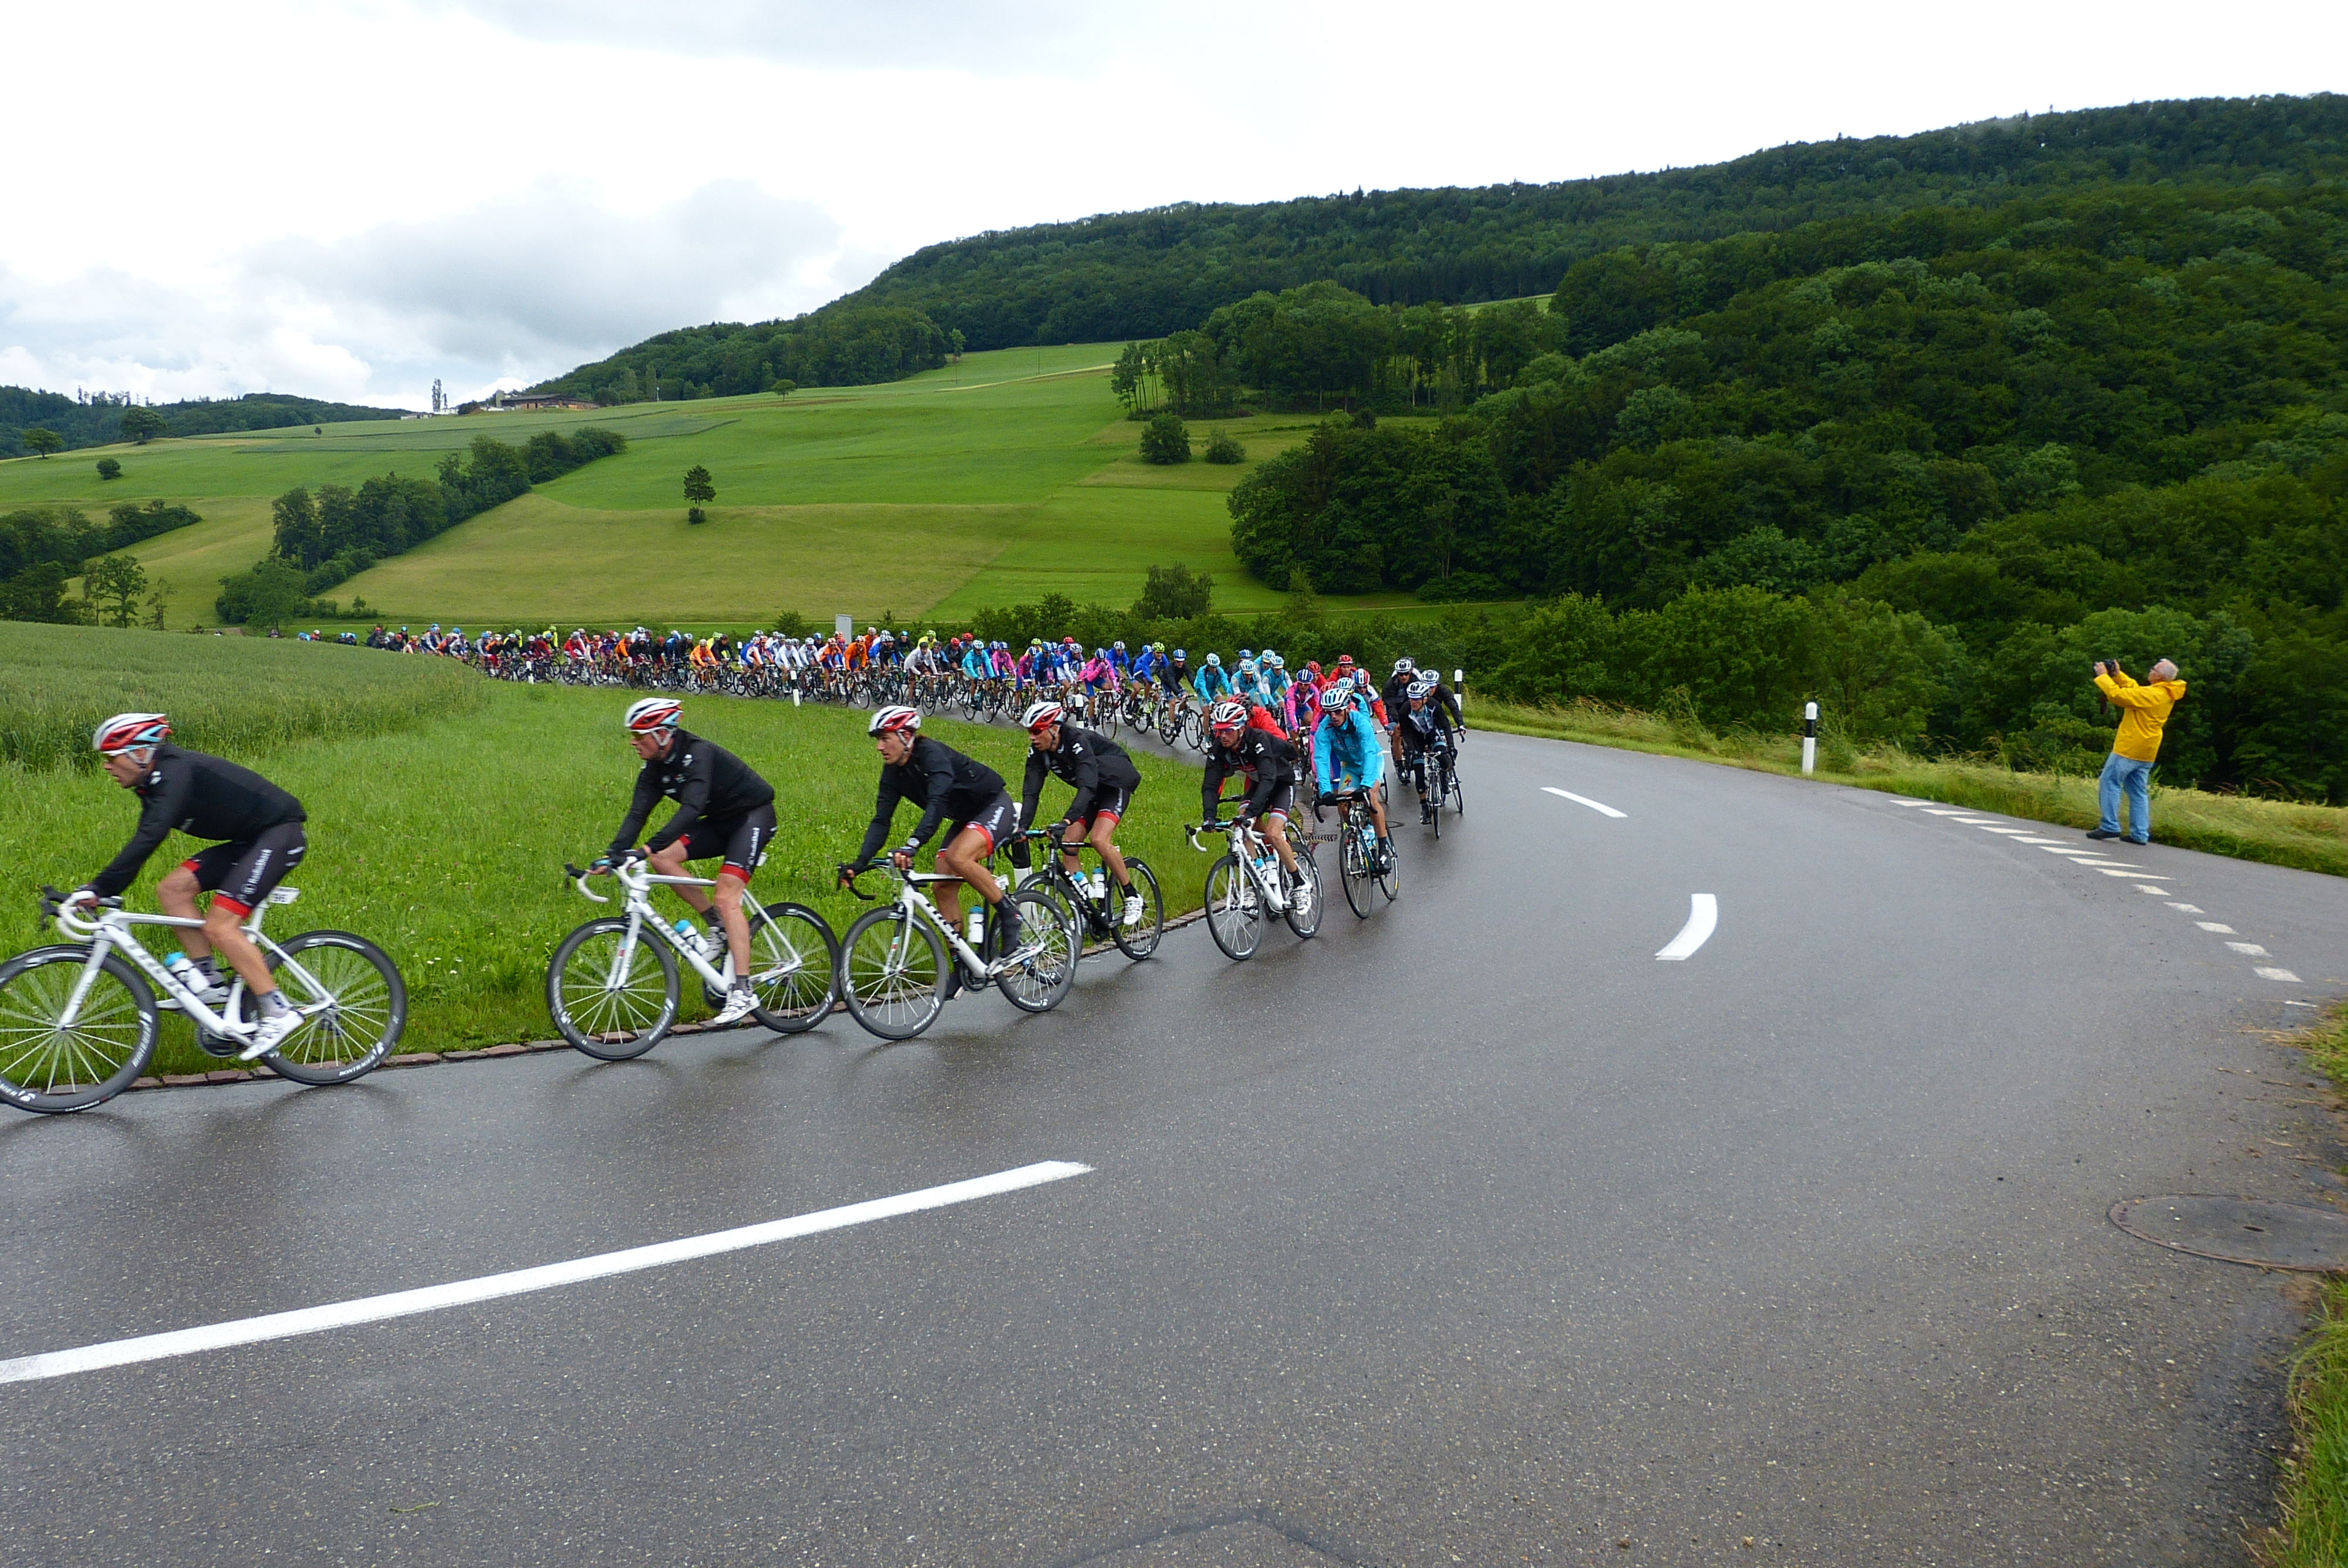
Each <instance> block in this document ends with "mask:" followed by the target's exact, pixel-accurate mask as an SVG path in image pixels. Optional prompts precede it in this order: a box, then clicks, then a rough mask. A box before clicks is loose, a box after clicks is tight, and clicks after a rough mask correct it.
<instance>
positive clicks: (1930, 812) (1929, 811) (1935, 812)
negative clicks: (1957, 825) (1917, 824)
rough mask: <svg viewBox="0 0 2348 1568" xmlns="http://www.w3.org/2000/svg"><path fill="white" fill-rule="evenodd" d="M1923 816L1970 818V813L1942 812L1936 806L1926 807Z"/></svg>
mask: <svg viewBox="0 0 2348 1568" xmlns="http://www.w3.org/2000/svg"><path fill="white" fill-rule="evenodd" d="M1924 815H1927V816H1971V815H1972V813H1971V812H1969V811H1942V810H1941V809H1940V808H1939V807H1937V806H1929V805H1928V806H1926V807H1925V808H1924Z"/></svg>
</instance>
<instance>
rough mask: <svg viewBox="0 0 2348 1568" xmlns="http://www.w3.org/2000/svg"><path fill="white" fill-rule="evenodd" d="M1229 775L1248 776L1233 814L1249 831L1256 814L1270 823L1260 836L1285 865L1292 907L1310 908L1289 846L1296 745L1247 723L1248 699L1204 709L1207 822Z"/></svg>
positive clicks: (1203, 789)
mask: <svg viewBox="0 0 2348 1568" xmlns="http://www.w3.org/2000/svg"><path fill="white" fill-rule="evenodd" d="M1231 774H1245V775H1246V777H1247V781H1248V792H1247V794H1246V796H1245V797H1244V798H1243V799H1241V801H1240V803H1239V810H1238V812H1237V814H1236V815H1238V816H1239V817H1240V818H1241V819H1242V820H1244V821H1246V822H1247V823H1249V824H1250V825H1251V831H1252V825H1253V824H1254V823H1255V822H1256V820H1257V819H1258V818H1263V819H1265V820H1268V821H1269V822H1270V824H1271V826H1270V828H1269V829H1268V830H1266V831H1264V832H1263V833H1262V834H1261V835H1259V836H1261V837H1262V838H1263V839H1265V840H1267V841H1268V842H1269V843H1270V844H1271V845H1272V853H1273V854H1274V855H1277V856H1280V863H1281V865H1282V866H1286V867H1287V868H1288V874H1289V881H1290V883H1291V884H1292V886H1294V887H1295V888H1296V912H1297V913H1298V914H1299V915H1303V914H1306V913H1308V912H1309V911H1310V910H1311V909H1312V907H1313V890H1312V886H1311V885H1310V884H1309V883H1308V882H1307V881H1306V879H1305V878H1303V877H1302V876H1298V875H1297V873H1296V851H1295V850H1294V849H1293V848H1292V846H1291V845H1289V842H1288V832H1287V826H1288V818H1289V816H1290V815H1291V814H1292V813H1293V812H1294V811H1295V809H1296V748H1295V747H1294V746H1292V745H1291V744H1289V743H1287V742H1286V741H1284V740H1282V739H1281V738H1280V736H1278V735H1276V734H1274V733H1272V732H1271V731H1269V730H1261V729H1258V728H1256V727H1255V726H1254V725H1253V724H1251V723H1248V711H1247V704H1246V703H1244V702H1232V701H1231V700H1230V699H1228V698H1226V699H1225V700H1223V701H1222V702H1218V703H1216V704H1215V705H1214V707H1213V708H1211V709H1210V710H1209V711H1208V713H1207V775H1206V778H1205V780H1204V781H1203V782H1202V784H1201V786H1200V794H1199V799H1200V810H1201V811H1203V812H1204V813H1205V814H1206V820H1207V821H1209V822H1212V821H1214V820H1215V817H1216V815H1217V813H1216V808H1217V807H1218V806H1219V805H1220V804H1221V801H1222V793H1223V781H1224V780H1225V779H1227V778H1229V777H1230V776H1231Z"/></svg>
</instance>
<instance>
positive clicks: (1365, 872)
mask: <svg viewBox="0 0 2348 1568" xmlns="http://www.w3.org/2000/svg"><path fill="white" fill-rule="evenodd" d="M1337 874H1338V875H1337V879H1338V880H1339V881H1340V882H1342V883H1344V887H1345V907H1347V908H1349V909H1351V910H1353V912H1354V919H1356V920H1366V919H1368V918H1369V917H1370V888H1369V879H1370V876H1371V870H1370V864H1369V861H1368V859H1367V858H1366V856H1365V853H1364V851H1363V849H1362V835H1361V834H1360V833H1358V832H1357V831H1355V829H1354V823H1353V821H1352V819H1351V818H1350V817H1348V818H1347V819H1346V821H1345V822H1344V825H1341V826H1340V827H1339V828H1338V829H1337Z"/></svg>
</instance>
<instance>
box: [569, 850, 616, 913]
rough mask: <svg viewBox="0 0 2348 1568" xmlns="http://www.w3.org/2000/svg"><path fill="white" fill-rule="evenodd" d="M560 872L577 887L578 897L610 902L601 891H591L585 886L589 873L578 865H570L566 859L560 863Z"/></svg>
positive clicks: (601, 902)
mask: <svg viewBox="0 0 2348 1568" xmlns="http://www.w3.org/2000/svg"><path fill="white" fill-rule="evenodd" d="M562 874H563V875H564V876H568V877H569V878H570V879H571V882H572V886H575V887H577V888H578V889H579V897H582V898H585V899H588V900H590V901H592V902H593V903H597V904H609V903H610V902H611V900H610V899H609V898H606V897H603V896H602V894H601V893H595V892H591V891H590V890H589V889H588V886H587V878H588V876H589V875H590V873H588V872H584V871H582V870H580V869H579V867H577V866H573V865H572V864H571V862H569V861H568V860H566V861H564V862H563V863H562Z"/></svg>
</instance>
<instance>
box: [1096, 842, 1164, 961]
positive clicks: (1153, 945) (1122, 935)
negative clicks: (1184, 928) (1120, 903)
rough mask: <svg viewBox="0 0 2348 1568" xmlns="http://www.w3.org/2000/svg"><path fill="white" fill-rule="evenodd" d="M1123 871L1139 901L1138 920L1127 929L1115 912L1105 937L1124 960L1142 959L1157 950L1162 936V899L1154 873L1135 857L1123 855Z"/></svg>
mask: <svg viewBox="0 0 2348 1568" xmlns="http://www.w3.org/2000/svg"><path fill="white" fill-rule="evenodd" d="M1125 870H1126V875H1127V876H1130V877H1132V878H1133V891H1134V895H1135V896H1136V897H1138V898H1139V899H1140V900H1141V918H1140V920H1139V921H1138V922H1137V923H1136V924H1134V925H1131V926H1128V925H1127V924H1126V923H1125V911H1124V910H1122V909H1119V910H1118V911H1117V918H1116V919H1115V920H1114V921H1112V922H1111V923H1110V926H1109V935H1110V936H1111V937H1112V938H1115V939H1116V942H1117V951H1118V952H1120V953H1123V954H1124V955H1125V956H1126V957H1127V958H1148V957H1149V955H1150V954H1152V953H1154V952H1156V951H1157V950H1158V941H1159V938H1161V937H1163V936H1165V935H1166V896H1165V895H1164V894H1163V893H1160V892H1159V890H1158V873H1156V872H1155V871H1152V870H1151V869H1149V862H1148V861H1147V860H1144V859H1142V858H1141V857H1140V856H1138V855H1128V856H1126V857H1125Z"/></svg>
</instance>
